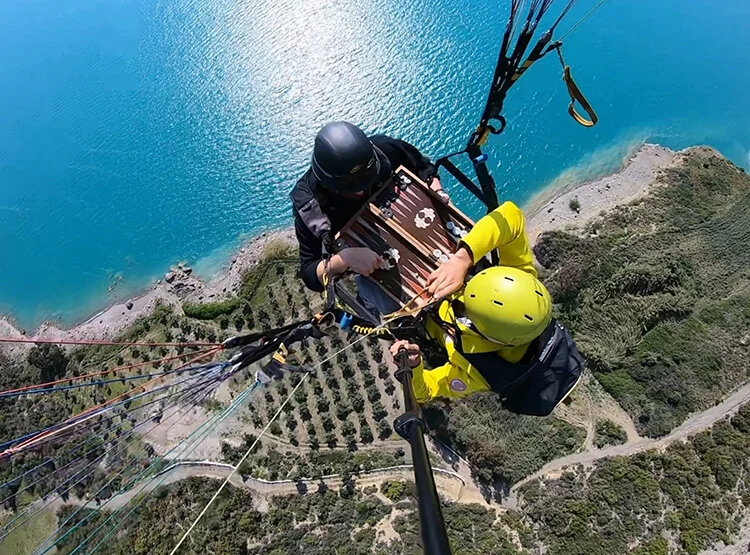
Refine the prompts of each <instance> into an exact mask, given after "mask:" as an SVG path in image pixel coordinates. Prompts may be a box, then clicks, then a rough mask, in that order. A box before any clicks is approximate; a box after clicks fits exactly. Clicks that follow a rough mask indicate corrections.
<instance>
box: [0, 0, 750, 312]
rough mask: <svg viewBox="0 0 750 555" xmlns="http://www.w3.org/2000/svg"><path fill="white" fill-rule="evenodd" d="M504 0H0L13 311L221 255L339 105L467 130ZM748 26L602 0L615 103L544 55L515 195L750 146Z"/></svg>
mask: <svg viewBox="0 0 750 555" xmlns="http://www.w3.org/2000/svg"><path fill="white" fill-rule="evenodd" d="M509 3H510V2H509V0H471V1H470V2H468V1H467V0H415V1H411V2H404V1H396V0H379V1H377V2H376V1H374V0H347V1H338V2H336V1H333V0H272V1H271V0H255V1H239V0H117V1H114V0H64V1H60V0H24V1H20V2H19V1H18V0H0V67H1V68H2V70H0V313H9V314H11V315H13V316H14V317H15V318H16V319H17V320H18V321H19V323H20V324H22V325H24V326H27V327H30V326H34V325H36V324H38V323H40V322H41V321H42V320H44V319H49V318H54V319H58V320H61V321H62V322H63V323H65V324H71V323H73V322H75V321H78V320H80V319H81V318H84V317H86V316H88V315H90V314H92V313H93V312H95V311H96V310H98V309H100V308H102V307H103V306H104V305H105V304H107V303H109V302H112V301H113V300H116V299H121V298H125V297H127V296H128V295H131V294H134V293H135V292H136V291H138V290H139V289H142V288H144V287H146V286H147V285H148V284H149V283H150V282H151V281H152V280H154V279H157V278H158V277H161V276H162V275H163V273H164V271H165V270H166V269H167V268H168V267H169V265H170V264H173V263H176V262H178V261H182V260H185V261H188V262H190V263H191V264H194V265H196V267H197V269H198V271H199V273H201V274H203V275H205V276H210V275H211V274H212V273H213V272H216V271H217V270H218V269H219V268H220V267H221V265H222V264H223V263H224V262H226V260H227V257H228V256H229V253H230V252H231V250H232V249H233V248H236V246H237V245H238V244H239V243H240V242H241V241H242V240H244V239H246V238H249V237H251V236H253V235H255V234H257V233H258V232H260V231H262V230H265V229H268V228H274V227H280V226H285V225H288V224H289V223H290V221H291V218H290V203H289V200H288V197H287V193H288V191H289V190H290V188H291V187H292V186H293V184H294V182H295V180H296V178H297V177H298V176H299V175H300V174H301V173H302V172H303V171H304V169H305V166H306V164H307V162H308V159H309V156H310V152H311V145H312V139H313V137H314V135H315V133H316V131H317V130H318V129H319V128H320V127H321V126H322V125H323V124H324V123H326V122H327V121H329V120H335V119H347V120H351V121H353V122H356V123H358V124H361V125H362V126H363V127H364V128H365V129H366V130H368V131H370V132H373V133H374V132H382V133H389V134H392V135H395V136H398V137H402V138H404V139H407V140H409V141H411V142H413V143H414V144H415V145H417V146H418V147H419V148H421V149H422V150H423V151H424V152H425V153H427V154H429V155H431V156H437V155H440V154H445V153H447V152H451V151H454V150H458V149H460V148H462V147H463V146H464V144H465V142H466V139H467V137H468V135H469V134H470V132H471V131H472V130H473V128H474V127H475V126H476V123H477V121H478V117H479V115H480V113H481V110H482V107H483V104H484V99H485V94H486V91H487V87H488V84H489V81H490V78H491V75H492V71H493V68H494V65H495V60H496V56H497V50H498V47H499V41H500V37H501V34H502V31H503V29H504V26H505V19H506V17H507V12H508V5H509ZM595 3H596V1H595V0H579V2H578V4H577V6H576V7H575V8H574V10H573V11H572V12H571V13H570V14H569V16H568V17H567V19H566V20H565V21H564V22H563V23H562V24H561V27H560V30H561V31H565V30H566V29H567V28H568V27H570V26H571V25H572V24H573V23H574V22H575V21H576V20H578V19H579V18H580V17H581V16H582V15H583V14H585V13H586V12H587V11H588V10H589V9H590V8H591V7H593V6H594V4H595ZM561 7H562V2H558V4H556V5H554V6H553V8H552V12H556V11H558V12H559V9H561ZM748 36H750V2H748V1H747V0H721V1H715V2H709V1H708V0H659V1H658V2H654V1H648V0H609V1H608V2H607V3H606V4H605V5H603V6H602V7H601V8H600V9H599V10H598V11H597V12H596V13H595V14H594V15H593V16H592V17H591V18H590V19H588V20H587V21H586V22H585V23H583V24H582V25H581V26H580V27H579V28H577V29H576V30H575V32H574V33H573V34H571V35H570V36H569V37H568V38H567V39H566V41H565V47H564V53H565V58H566V61H567V62H568V63H569V64H570V65H571V66H572V68H573V71H574V75H575V77H576V79H577V80H578V83H579V85H580V86H581V87H582V89H583V90H584V92H585V93H586V94H587V96H588V97H589V99H590V100H591V102H592V103H593V104H594V106H595V107H596V108H597V110H598V112H599V116H600V118H601V123H600V124H599V125H598V126H597V127H596V128H594V129H584V128H582V127H579V126H578V125H576V124H575V123H574V122H573V121H572V120H571V119H570V118H569V116H568V115H567V113H566V107H567V102H568V98H567V93H566V91H565V88H564V85H563V83H562V81H561V79H560V78H561V67H560V64H559V62H558V60H557V59H556V58H555V57H554V56H549V57H548V58H546V59H544V60H543V61H541V62H540V63H538V64H537V65H536V66H535V67H533V68H532V69H531V70H530V71H529V73H528V74H527V75H525V76H524V77H523V79H522V80H521V81H519V83H518V85H517V86H516V87H514V88H513V90H512V91H511V93H510V96H509V98H508V101H507V104H506V114H507V117H508V127H507V130H506V132H505V133H504V134H503V135H502V136H500V137H495V138H493V139H492V141H491V143H490V148H489V153H490V154H491V157H492V158H491V165H492V168H493V170H494V173H495V177H496V180H497V182H498V185H499V186H500V187H501V188H502V196H503V198H506V199H512V200H514V201H516V202H519V203H523V202H525V201H527V200H528V199H529V198H530V196H532V195H533V194H534V193H535V192H538V191H539V190H540V189H541V188H543V187H545V186H547V185H549V184H550V183H560V182H566V181H571V180H572V181H575V180H582V179H587V178H591V177H594V176H597V175H600V174H602V173H604V172H607V171H611V170H613V169H615V168H617V167H618V166H619V164H620V163H621V161H622V159H623V157H624V156H625V155H626V154H627V153H628V152H629V151H631V150H632V149H633V148H635V147H637V145H638V144H640V143H641V142H642V141H652V142H658V143H661V144H664V145H666V146H669V147H673V148H683V147H686V146H690V145H694V144H698V143H707V144H711V145H713V146H715V147H717V148H718V149H719V150H721V151H722V152H723V153H724V154H725V155H727V156H729V157H730V158H731V159H732V160H733V161H734V162H735V163H737V164H738V165H741V166H744V167H747V166H748V163H749V161H748V151H750V41H748V40H747V37H748ZM448 185H449V189H451V192H452V193H453V196H454V199H456V200H457V201H459V204H463V205H464V206H465V207H466V209H467V210H468V211H469V212H470V213H471V214H472V215H474V216H478V215H479V214H480V212H481V210H480V207H479V205H478V204H477V203H476V202H475V201H473V200H472V199H471V198H470V195H469V194H468V193H467V192H465V191H462V190H460V189H459V186H457V185H455V186H454V185H452V184H448Z"/></svg>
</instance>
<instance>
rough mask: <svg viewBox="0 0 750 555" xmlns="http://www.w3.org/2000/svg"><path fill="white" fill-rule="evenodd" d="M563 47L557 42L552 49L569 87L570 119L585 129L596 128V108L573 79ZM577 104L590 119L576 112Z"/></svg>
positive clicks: (597, 119)
mask: <svg viewBox="0 0 750 555" xmlns="http://www.w3.org/2000/svg"><path fill="white" fill-rule="evenodd" d="M561 47H562V43H561V42H560V41H557V42H556V43H555V44H553V45H552V46H551V47H550V48H551V49H554V50H556V51H557V57H558V58H559V59H560V65H562V67H563V81H565V85H566V86H567V87H568V94H569V95H570V104H569V105H568V113H569V114H570V117H572V118H573V119H574V120H576V122H578V123H579V124H581V125H583V126H584V127H594V126H595V125H596V124H597V122H598V121H599V116H597V115H596V112H595V111H594V107H593V106H591V103H590V102H589V101H588V100H587V99H586V97H585V96H584V94H583V92H581V89H580V88H579V87H578V85H577V84H576V82H575V80H574V79H573V76H572V75H571V73H570V66H569V65H567V64H566V63H565V59H564V58H563V55H562V49H561ZM576 102H578V103H579V104H580V105H581V108H583V109H584V111H585V112H586V113H587V114H588V116H589V118H588V119H587V118H586V117H584V116H582V115H581V114H580V113H579V112H578V111H577V110H576Z"/></svg>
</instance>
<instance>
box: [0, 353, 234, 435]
mask: <svg viewBox="0 0 750 555" xmlns="http://www.w3.org/2000/svg"><path fill="white" fill-rule="evenodd" d="M226 365H227V363H226V362H222V363H219V364H216V365H215V366H216V367H218V368H221V369H223V368H225V367H226ZM189 370H190V369H189V368H186V369H185V371H189ZM211 370H212V368H210V367H209V368H206V369H204V370H202V371H201V372H199V373H198V375H203V374H205V373H208V372H210V371H211ZM194 377H195V376H191V377H189V378H187V379H185V380H182V381H178V382H175V383H173V384H169V385H165V386H162V387H157V388H156V389H152V390H151V391H146V392H144V393H140V394H138V395H136V396H134V397H130V398H129V399H125V400H123V401H120V402H118V403H115V404H113V405H107V406H105V407H102V408H101V409H98V410H96V411H94V412H92V413H88V414H84V415H81V416H79V417H77V418H75V417H74V418H71V419H68V420H66V421H65V422H61V423H58V424H53V425H52V426H49V427H47V428H44V429H42V430H37V431H35V432H32V433H30V434H27V435H25V436H22V437H19V438H15V439H12V440H10V441H6V442H5V443H2V444H0V449H5V448H7V447H10V446H12V445H14V444H16V443H19V442H21V441H23V440H25V439H29V438H32V437H34V436H36V435H38V434H43V433H45V432H50V431H54V430H57V429H60V428H63V427H64V426H67V425H69V424H73V423H75V422H77V421H78V420H81V419H83V418H89V417H90V416H92V415H94V414H99V413H102V412H107V411H109V410H111V409H113V408H115V407H118V406H121V405H124V404H127V403H131V402H133V401H135V400H137V399H140V398H141V397H145V396H147V395H152V394H153V393H156V392H157V391H162V390H164V389H169V388H170V387H174V386H176V385H179V384H181V383H185V382H186V381H189V380H191V379H193V378H194Z"/></svg>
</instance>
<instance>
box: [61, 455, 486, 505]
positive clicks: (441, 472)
mask: <svg viewBox="0 0 750 555" xmlns="http://www.w3.org/2000/svg"><path fill="white" fill-rule="evenodd" d="M231 472H232V466H231V465H228V464H224V463H217V462H212V461H196V462H193V461H183V462H180V463H177V464H175V465H173V466H172V467H170V468H168V469H166V470H165V471H164V472H162V473H161V474H160V475H158V476H157V477H156V478H155V479H153V480H151V481H149V482H148V483H147V484H146V485H145V486H143V487H140V488H139V487H136V488H133V489H132V490H129V491H127V492H124V493H121V494H120V495H117V496H115V497H113V498H111V499H110V500H109V501H108V502H106V507H105V508H106V509H107V510H112V511H114V510H117V509H120V508H122V507H124V506H125V505H127V504H128V503H130V501H131V500H132V499H133V498H134V497H135V496H137V495H140V494H141V493H148V492H151V491H153V490H154V489H156V488H158V487H159V486H162V485H167V484H172V483H175V482H179V481H180V480H184V479H186V478H190V477H203V478H215V479H219V480H226V478H227V476H229V475H230V474H231ZM434 472H435V482H436V484H437V488H438V490H439V491H440V493H441V494H442V495H444V496H446V497H448V498H449V499H451V500H452V501H456V502H460V503H484V500H483V499H482V497H481V494H480V493H479V490H478V489H477V488H475V487H474V486H473V484H467V483H466V481H465V480H464V479H463V478H462V477H461V476H460V475H459V474H458V473H457V472H453V471H452V470H445V469H441V468H436V469H434ZM413 478H414V475H413V469H412V467H411V466H410V465H402V466H392V467H388V468H381V469H377V470H370V471H364V472H361V473H360V474H358V475H356V476H355V480H356V482H357V486H358V487H367V486H371V485H374V486H377V487H378V488H379V487H380V485H381V484H382V483H383V482H387V481H390V480H413ZM321 481H322V482H324V483H325V485H326V486H327V487H329V488H331V489H338V488H339V487H340V486H341V475H340V474H333V475H329V476H324V477H323V478H322V479H321V480H302V481H301V483H303V484H304V485H305V486H306V487H307V488H309V489H310V490H314V489H317V487H318V485H319V484H320V482H321ZM229 483H230V484H232V485H233V486H235V487H237V488H244V489H248V490H250V491H252V492H254V493H256V494H258V495H259V496H260V497H261V498H264V499H268V498H270V497H274V496H279V495H293V494H298V493H300V491H299V486H298V484H299V482H296V481H294V480H275V481H269V480H262V479H259V478H251V477H248V478H247V479H245V480H244V481H243V479H242V477H241V476H240V475H238V474H233V475H232V477H231V478H230V479H229ZM69 503H70V504H74V505H79V506H80V505H85V506H86V507H87V508H90V509H96V508H99V507H102V506H103V505H104V503H102V504H96V503H95V502H93V501H85V500H78V499H72V498H71V499H70V501H69ZM256 504H259V506H261V507H262V505H264V503H263V501H262V500H256Z"/></svg>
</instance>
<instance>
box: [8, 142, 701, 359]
mask: <svg viewBox="0 0 750 555" xmlns="http://www.w3.org/2000/svg"><path fill="white" fill-rule="evenodd" d="M693 148H703V147H693ZM688 150H690V149H686V150H684V151H680V152H677V151H673V150H670V149H668V148H666V147H663V146H660V145H655V144H649V143H644V144H643V145H641V146H640V147H639V148H638V149H636V150H635V151H634V152H633V153H631V154H630V155H629V156H628V157H626V158H625V159H624V160H623V161H622V165H621V167H620V169H619V170H618V171H616V172H615V173H611V174H608V175H604V176H602V177H600V178H597V179H593V180H589V181H586V182H583V183H562V184H559V183H553V184H551V185H549V186H548V187H545V188H544V189H542V190H541V191H539V192H538V193H537V194H535V195H534V196H533V197H532V198H531V199H530V200H529V201H528V202H527V203H526V204H525V206H524V207H523V210H524V212H525V213H526V229H527V233H528V234H529V239H530V241H531V242H532V244H533V243H534V242H536V239H537V237H538V236H539V234H540V233H541V232H543V231H553V230H563V229H569V228H580V227H582V226H583V225H585V224H586V223H588V222H589V221H591V220H593V219H595V218H597V217H598V216H600V215H601V214H603V213H604V212H606V211H608V210H611V209H612V208H614V207H615V206H617V205H618V204H624V203H629V202H632V201H634V200H636V199H638V198H640V197H642V196H643V195H645V194H646V193H648V191H649V190H650V188H651V186H652V185H653V183H654V182H655V180H656V178H657V177H658V175H659V174H660V173H661V172H662V171H663V170H664V169H665V168H667V167H669V166H671V165H673V164H674V163H675V162H676V161H678V159H679V157H680V154H681V153H683V152H686V151H688ZM573 199H577V200H578V202H579V204H580V207H579V210H578V211H577V212H576V211H574V210H573V209H571V208H570V206H569V203H570V201H571V200H573ZM279 240H280V241H284V242H288V243H292V244H293V243H294V242H295V236H294V229H293V228H291V227H289V228H280V229H275V230H269V231H266V232H263V233H260V234H259V235H258V236H256V237H254V238H253V239H251V240H249V241H247V242H245V243H244V244H243V245H242V246H241V247H240V248H239V249H238V250H236V251H235V252H234V253H233V254H232V256H231V257H230V258H229V261H228V263H227V265H226V267H224V268H222V269H221V271H220V272H219V273H218V274H216V275H215V276H214V277H213V278H212V279H210V280H207V281H204V280H203V279H201V278H199V277H197V276H195V275H193V273H192V269H191V268H189V267H187V266H183V265H181V264H180V265H178V266H173V267H172V268H171V269H170V270H169V272H168V273H172V274H174V280H173V281H172V282H171V283H168V282H167V281H166V280H165V279H160V280H157V282H156V283H153V284H151V285H150V286H148V288H146V289H144V290H142V291H141V292H140V293H138V294H136V295H134V296H133V297H131V298H130V299H127V300H121V301H118V302H114V303H113V304H111V305H109V306H106V307H104V308H102V310H100V311H98V312H97V313H96V314H94V315H93V316H91V317H89V318H87V319H85V320H84V321H83V322H81V323H79V324H76V325H73V326H70V327H68V328H64V327H61V326H59V325H57V324H56V323H54V322H44V323H42V324H41V325H40V326H39V327H38V328H37V329H36V330H35V332H34V333H33V334H30V333H27V332H26V331H25V330H22V328H20V327H19V326H17V325H16V322H14V321H13V319H12V318H11V317H9V316H0V336H5V337H18V338H20V337H24V336H32V337H39V338H56V339H73V338H75V339H111V338H113V337H115V336H116V335H118V334H119V333H121V332H122V331H123V330H125V329H126V328H127V327H129V326H130V325H131V324H132V323H133V322H134V321H135V320H136V319H137V318H139V317H140V316H143V315H147V314H150V313H151V312H152V311H153V309H154V306H155V305H156V302H157V300H162V301H165V302H167V303H170V304H173V305H178V304H181V303H184V302H207V301H211V300H218V299H221V298H223V297H226V296H229V295H232V294H234V293H236V292H237V291H238V290H239V287H240V285H241V283H242V276H243V274H244V273H245V271H246V270H248V269H249V268H251V267H253V266H254V265H255V264H257V263H258V261H259V260H260V257H261V255H262V253H263V250H264V249H265V247H266V245H268V244H269V243H272V242H275V241H279ZM129 306H130V308H128V307H129ZM9 348H10V350H11V351H13V350H14V349H16V348H18V347H17V346H11V347H9Z"/></svg>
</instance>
